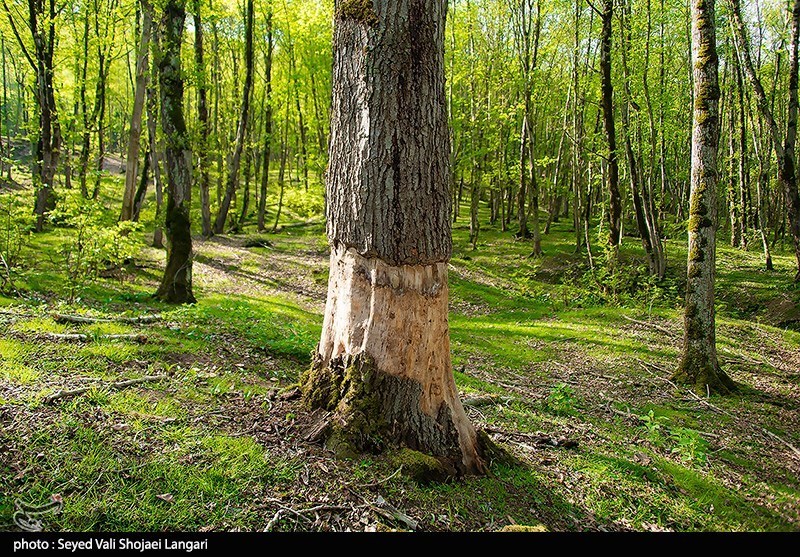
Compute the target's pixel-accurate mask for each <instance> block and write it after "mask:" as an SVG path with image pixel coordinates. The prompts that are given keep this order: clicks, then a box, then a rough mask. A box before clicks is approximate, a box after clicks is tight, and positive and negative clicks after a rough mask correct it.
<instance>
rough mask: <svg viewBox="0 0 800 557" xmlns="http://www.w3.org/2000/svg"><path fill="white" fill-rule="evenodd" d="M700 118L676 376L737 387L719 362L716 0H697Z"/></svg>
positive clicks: (711, 387)
mask: <svg viewBox="0 0 800 557" xmlns="http://www.w3.org/2000/svg"><path fill="white" fill-rule="evenodd" d="M692 68H694V75H693V77H694V117H693V124H692V171H691V189H690V193H689V227H688V228H689V257H688V269H687V285H686V308H685V315H684V336H683V353H682V355H681V361H680V364H679V367H678V370H677V371H676V373H675V376H674V379H675V380H677V381H680V382H683V383H689V384H691V385H693V386H694V388H695V390H697V391H698V392H700V393H703V394H705V393H706V392H708V391H714V392H722V393H725V392H729V391H732V390H734V389H735V385H734V383H733V381H732V380H731V378H730V377H728V375H727V374H726V373H725V372H724V371H723V370H722V369H721V368H720V365H719V362H718V360H717V348H716V331H715V327H716V325H715V319H714V275H715V265H716V240H717V238H716V226H717V179H718V178H717V147H718V144H719V97H720V90H719V80H718V75H717V74H718V68H719V59H718V57H717V45H716V27H715V22H714V0H692Z"/></svg>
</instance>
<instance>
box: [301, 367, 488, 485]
mask: <svg viewBox="0 0 800 557" xmlns="http://www.w3.org/2000/svg"><path fill="white" fill-rule="evenodd" d="M300 389H301V392H302V395H303V403H304V405H305V406H306V408H307V409H309V410H313V409H324V410H326V411H328V412H330V413H331V414H327V415H325V416H323V417H322V420H324V423H321V424H318V425H317V430H318V431H317V432H316V434H314V437H316V438H317V439H318V440H323V441H324V444H325V446H326V447H327V448H328V449H330V450H331V451H333V452H334V453H335V454H336V455H337V456H338V457H342V458H355V457H356V456H357V455H358V454H359V453H364V452H369V453H380V452H385V451H387V450H390V449H395V448H406V449H411V450H413V451H418V452H420V453H423V454H425V455H430V456H431V457H434V458H435V459H436V460H437V461H438V463H439V467H438V469H439V470H441V471H443V473H444V474H445V475H447V476H462V475H468V474H480V473H485V472H486V467H485V464H484V462H483V459H482V458H481V454H480V453H481V452H482V451H481V450H480V447H478V443H476V444H475V446H474V449H473V451H474V454H472V455H471V458H465V455H464V454H463V451H462V444H463V441H464V440H462V439H461V432H459V431H458V428H457V426H456V423H455V421H454V420H453V413H452V409H451V407H450V406H449V405H448V404H447V403H446V401H442V402H441V403H440V404H439V407H438V409H437V410H436V412H435V413H434V414H433V415H429V414H427V413H425V412H424V411H423V410H422V409H421V406H420V402H421V398H422V396H423V389H422V385H421V384H420V383H419V382H417V381H415V380H413V379H410V378H404V377H398V376H394V375H390V374H388V373H384V372H382V371H381V370H380V369H378V367H377V366H376V365H375V363H374V361H373V360H372V359H371V358H370V357H369V356H367V355H365V354H360V355H358V356H355V357H350V356H343V357H339V358H335V359H334V360H332V361H331V362H330V363H329V364H328V365H324V364H323V363H322V361H321V360H320V359H319V358H317V360H316V361H315V362H314V364H313V365H312V367H311V369H310V370H309V371H308V372H307V373H306V374H305V375H304V376H303V377H302V378H301V381H300Z"/></svg>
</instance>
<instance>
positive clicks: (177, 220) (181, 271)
mask: <svg viewBox="0 0 800 557" xmlns="http://www.w3.org/2000/svg"><path fill="white" fill-rule="evenodd" d="M185 5H186V0H166V4H165V5H164V14H163V16H162V18H161V25H160V27H159V43H160V44H159V48H158V49H157V50H158V53H159V56H158V70H159V91H160V93H161V128H162V129H163V130H164V138H165V140H166V149H165V154H166V163H167V209H166V213H165V228H166V231H167V243H168V249H167V266H166V268H165V269H164V277H163V279H162V280H161V285H160V286H159V287H158V292H156V297H157V298H159V299H161V300H162V301H165V302H169V303H179V304H180V303H192V302H194V301H195V299H194V295H193V293H192V233H191V223H190V220H189V208H190V207H191V192H192V165H191V158H192V154H191V151H190V150H189V136H188V134H187V132H186V121H185V120H184V116H183V77H182V75H181V37H182V35H183V24H184V20H185V19H186V11H185Z"/></svg>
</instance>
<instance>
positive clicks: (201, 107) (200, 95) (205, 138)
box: [194, 0, 212, 238]
mask: <svg viewBox="0 0 800 557" xmlns="http://www.w3.org/2000/svg"><path fill="white" fill-rule="evenodd" d="M194 63H195V66H196V68H197V75H198V84H197V121H198V124H199V142H198V146H197V147H198V148H197V163H198V167H199V169H200V188H199V189H200V213H201V215H202V223H203V237H204V238H209V237H210V236H211V235H212V230H211V199H210V197H209V191H210V188H211V177H210V176H209V172H208V167H209V164H210V161H209V160H208V143H209V132H210V128H209V125H208V84H207V81H206V65H205V52H204V49H203V19H202V14H201V2H200V1H199V0H194Z"/></svg>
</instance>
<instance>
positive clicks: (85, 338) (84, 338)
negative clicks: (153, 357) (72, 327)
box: [38, 333, 147, 343]
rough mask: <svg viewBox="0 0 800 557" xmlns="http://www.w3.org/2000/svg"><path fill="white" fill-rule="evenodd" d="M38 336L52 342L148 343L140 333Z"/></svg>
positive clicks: (40, 334) (53, 334) (52, 334)
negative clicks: (112, 341) (127, 341)
mask: <svg viewBox="0 0 800 557" xmlns="http://www.w3.org/2000/svg"><path fill="white" fill-rule="evenodd" d="M38 336H40V337H42V338H46V339H50V340H67V341H77V342H89V341H92V340H132V341H134V342H139V343H145V342H147V337H146V336H145V335H141V334H138V333H123V334H115V335H91V334H85V333H39V335H38Z"/></svg>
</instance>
